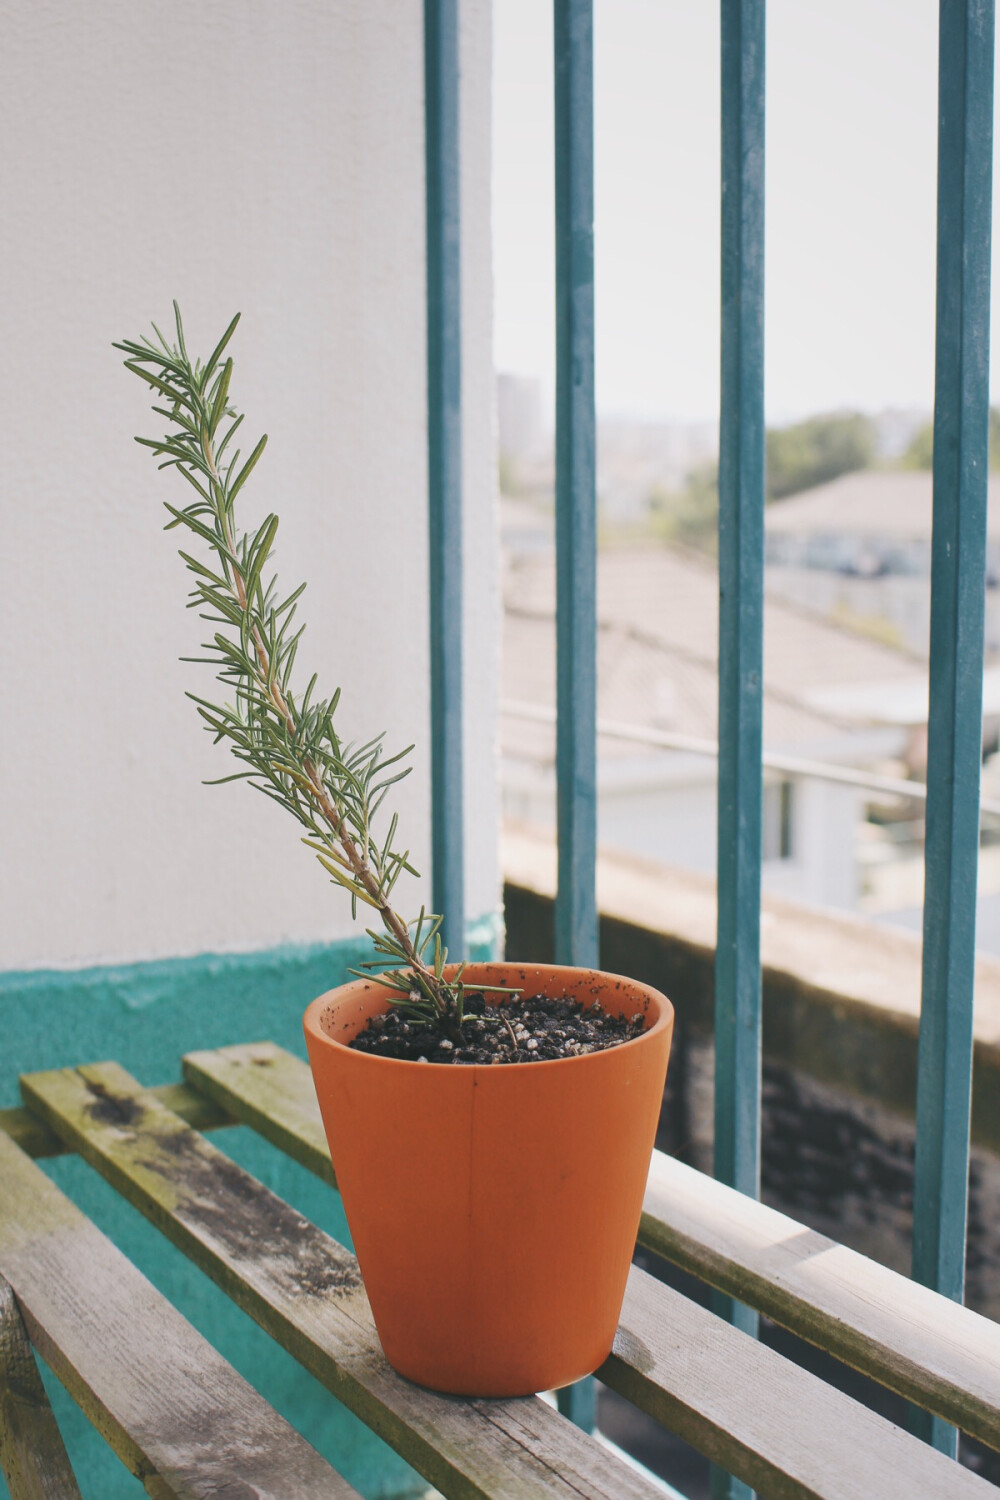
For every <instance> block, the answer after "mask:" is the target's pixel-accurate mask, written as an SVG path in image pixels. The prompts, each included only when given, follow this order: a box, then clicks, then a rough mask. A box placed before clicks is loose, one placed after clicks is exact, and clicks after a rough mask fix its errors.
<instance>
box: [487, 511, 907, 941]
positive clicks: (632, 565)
mask: <svg viewBox="0 0 1000 1500" xmlns="http://www.w3.org/2000/svg"><path fill="white" fill-rule="evenodd" d="M503 516H504V533H505V543H506V547H505V553H506V555H505V564H504V600H505V622H504V660H503V675H502V681H503V698H504V704H505V708H506V711H505V712H504V713H503V716H502V721H501V722H502V754H503V772H502V782H503V790H502V795H503V807H504V812H505V815H506V816H507V817H509V818H512V819H515V820H520V821H526V822H530V823H535V824H541V825H549V826H551V825H553V824H554V822H555V746H554V735H553V729H552V726H551V725H550V724H548V723H545V722H544V721H543V720H542V719H541V718H540V717H537V716H536V717H535V718H531V717H530V716H529V715H528V714H527V713H525V712H524V710H525V708H527V709H529V710H530V709H532V708H534V709H535V710H538V709H544V708H546V707H551V705H552V704H553V702H554V684H555V634H554V578H553V572H554V570H553V559H552V556H551V550H550V542H551V531H550V528H547V526H546V522H545V521H544V520H543V519H542V518H540V517H538V516H537V515H536V517H535V520H534V524H533V525H532V517H531V512H530V510H529V509H526V508H524V507H517V506H515V507H513V508H508V507H505V508H504V512H503ZM546 541H548V542H549V547H548V548H547V547H546ZM598 610H599V629H598V712H599V716H600V718H601V719H602V720H608V721H613V722H616V723H618V724H625V725H628V726H632V727H633V728H634V729H640V730H641V729H647V730H652V731H667V732H669V733H671V734H673V735H676V736H681V737H684V739H685V740H691V741H696V742H702V743H706V742H707V743H709V744H710V743H711V742H712V741H714V740H715V738H716V735H717V694H718V685H717V671H718V662H717V632H718V576H717V573H716V571H715V569H714V567H713V566H712V565H711V564H710V563H708V562H707V561H705V560H704V559H702V558H700V557H694V556H691V555H689V554H686V553H683V552H681V551H678V550H676V549H672V548H667V547H663V546H656V545H652V546H646V547H643V548H631V547H630V548H622V549H618V548H616V549H612V550H608V551H605V552H602V553H601V554H600V556H599V559H598ZM764 642H765V663H764V683H763V700H764V743H765V747H766V748H767V750H768V751H770V752H773V753H775V754H779V755H783V756H785V757H795V758H797V759H799V760H803V759H804V760H808V761H814V762H822V763H824V764H826V765H828V766H833V767H842V768H849V769H854V770H857V771H861V772H865V771H881V772H884V771H886V770H890V771H894V772H895V773H896V774H901V773H902V772H903V771H904V770H905V768H906V767H907V765H908V757H910V756H911V755H913V754H914V753H915V752H916V753H918V754H919V751H920V746H921V745H922V734H923V725H924V723H925V721H926V702H927V680H926V668H925V666H924V664H923V663H921V662H920V661H918V660H917V659H916V658H915V657H913V656H912V655H909V654H907V653H904V652H901V651H899V650H897V649H895V648H894V647H892V646H890V645H887V644H885V643H883V642H879V641H875V640H871V639H867V638H865V637H864V636H859V635H858V634H856V633H854V632H852V631H850V630H846V629H844V628H843V627H841V626H838V625H836V624H834V623H831V622H829V621H826V620H823V619H820V618H818V617H817V616H816V615H815V614H814V613H812V612H809V611H805V610H802V609H800V608H799V607H797V606H796V605H794V604H789V603H786V602H784V601H781V600H773V599H772V600H769V601H768V602H767V605H766V608H765V629H764ZM885 705H889V707H890V709H891V712H885V711H884V707H885ZM519 706H520V710H521V711H519ZM598 750H599V771H598V792H599V799H598V833H599V838H600V840H601V842H602V843H603V844H604V845H606V846H607V847H609V848H616V849H619V850H623V851H626V852H630V853H634V854H637V855H642V856H644V857H647V858H653V859H659V860H661V861H663V862H664V863H667V864H671V865H674V866H677V867H679V868H682V869H685V868H686V869H691V870H698V871H702V872H705V873H709V874H711V873H713V872H714V870H715V861H716V765H715V761H714V759H713V758H712V757H711V755H706V754H698V753H694V751H693V750H692V749H691V748H685V749H673V750H665V749H658V748H655V747H654V746H652V745H648V744H642V743H639V742H637V741H635V740H626V739H622V738H617V737H615V736H613V735H602V736H601V737H600V740H599V746H598ZM871 800H872V799H871V798H870V797H869V796H868V795H866V793H865V792H864V791H863V790H861V789H859V788H858V787H855V786H852V785H844V784H841V783H838V782H837V781H835V780H833V779H830V778H821V777H816V776H809V775H798V774H794V773H790V772H788V771H787V770H783V771H780V772H779V771H777V770H771V771H767V772H766V773H765V793H764V829H763V846H764V847H763V854H764V869H763V880H764V885H765V888H766V889H769V890H771V891H773V892H774V893H775V894H781V895H785V896H790V897H793V898H796V899H800V900H803V901H808V902H811V903H814V904H818V905H823V906H830V907H835V908H838V909H840V910H849V911H850V910H859V909H861V908H862V907H863V906H864V904H865V902H866V901H867V899H868V896H869V894H870V885H871V881H872V878H873V875H874V878H876V879H877V878H878V876H879V871H878V870H873V863H875V862H877V861H878V860H879V859H881V858H882V857H883V854H885V855H886V856H887V857H889V858H893V857H895V856H896V854H897V852H898V851H896V850H895V849H893V848H892V847H890V846H889V845H888V844H887V843H885V841H882V843H880V844H879V846H878V848H877V849H876V850H875V851H874V855H873V851H872V849H870V848H868V847H866V837H865V835H866V830H867V826H868V825H867V821H866V817H867V809H868V805H869V803H870V802H871ZM873 832H874V833H875V834H876V835H877V832H878V831H877V830H873ZM868 843H871V840H868ZM883 845H884V847H883Z"/></svg>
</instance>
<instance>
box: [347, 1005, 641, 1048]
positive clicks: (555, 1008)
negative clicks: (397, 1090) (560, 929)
mask: <svg viewBox="0 0 1000 1500" xmlns="http://www.w3.org/2000/svg"><path fill="white" fill-rule="evenodd" d="M644 1025H645V1016H644V1015H643V1013H642V1012H641V1011H640V1012H638V1013H637V1014H636V1015H633V1016H618V1015H614V1014H613V1013H612V1012H610V1011H606V1010H603V1009H602V1007H601V1005H600V1003H599V1002H596V1003H595V1004H594V1005H591V1006H588V1007H586V1008H584V1007H583V1006H582V1005H580V1004H579V1002H578V1001H576V1000H570V999H568V998H563V999H557V998H552V997H551V996H548V995H529V996H524V995H517V996H515V997H513V998H512V999H511V1000H510V1001H509V1002H508V1003H507V1004H505V1005H503V1006H496V1005H491V1004H489V1003H488V1002H487V1001H486V1000H485V999H484V997H483V996H482V995H469V996H467V997H466V1002H465V1020H464V1021H463V1022H462V1026H461V1031H460V1032H459V1033H457V1034H456V1033H455V1032H454V1031H447V1030H444V1029H442V1028H440V1027H438V1026H431V1025H427V1024H425V1023H422V1022H420V1021H416V1020H414V1019H412V1018H411V1017H410V1016H408V1015H406V1014H405V1013H404V1012H403V1011H402V1010H399V1009H395V1008H394V1009H391V1010H388V1011H385V1012H382V1013H381V1014H380V1015H377V1016H372V1018H371V1019H370V1021H369V1022H368V1024H367V1026H365V1028H364V1030H363V1031H360V1032H359V1033H358V1035H357V1036H356V1037H355V1038H354V1040H353V1041H352V1042H351V1046H352V1047H353V1048H354V1050H355V1051H356V1052H371V1053H375V1054H376V1055H377V1056H379V1057H396V1058H401V1059H403V1060H404V1061H407V1062H430V1063H523V1062H551V1061H552V1060H553V1059H557V1058H566V1057H582V1056H584V1055H585V1054H586V1053H588V1052H603V1051H605V1050H606V1049H607V1048H608V1047H618V1046H620V1045H621V1044H622V1042H628V1041H631V1040H632V1038H633V1037H636V1036H638V1035H639V1033H640V1032H641V1031H642V1030H643V1028H644Z"/></svg>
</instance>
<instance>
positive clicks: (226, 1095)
mask: <svg viewBox="0 0 1000 1500" xmlns="http://www.w3.org/2000/svg"><path fill="white" fill-rule="evenodd" d="M181 1066H182V1068H183V1071H184V1077H185V1079H186V1080H187V1082H188V1084H189V1085H190V1088H191V1092H192V1093H201V1094H204V1096H205V1098H206V1099H208V1100H210V1101H211V1102H212V1104H213V1105H214V1107H215V1108H216V1109H218V1110H219V1111H220V1112H221V1113H225V1114H227V1115H231V1116H232V1117H233V1118H235V1119H238V1120H239V1121H240V1122H241V1123H242V1124H244V1125H250V1126H252V1127H253V1129H254V1130H256V1131H258V1132H259V1133H260V1134H261V1135H262V1136H264V1137H265V1139H266V1140H269V1141H271V1142H272V1144H273V1145H275V1146H277V1147H278V1148H279V1149H280V1150H282V1151H284V1152H285V1154H286V1155H287V1156H291V1157H293V1158H294V1160H295V1161H297V1162H300V1163H301V1164H302V1166H304V1167H307V1168H308V1169H309V1171H310V1172H315V1173H316V1175H317V1176H318V1177H323V1178H325V1180H326V1181H327V1182H330V1183H334V1184H335V1183H336V1176H335V1174H334V1170H333V1164H332V1162H331V1161H330V1152H329V1150H328V1148H327V1144H326V1134H325V1132H324V1130H323V1121H322V1119H321V1118H320V1113H319V1105H318V1104H317V1102H316V1090H315V1089H314V1088H313V1081H312V1074H311V1073H310V1071H309V1065H308V1063H304V1062H302V1060H301V1059H300V1058H298V1057H293V1056H292V1054H291V1053H290V1052H286V1051H285V1050H284V1048H283V1047H276V1046H275V1045H274V1043H273V1042H249V1043H247V1044H246V1045H243V1046H238V1047H220V1048H219V1049H218V1050H217V1051H214V1052H189V1053H188V1054H187V1055H186V1056H185V1058H184V1059H183V1062H182V1064H181ZM162 1102H163V1103H165V1104H167V1108H168V1109H169V1108H170V1107H171V1106H170V1104H169V1103H168V1102H167V1100H163V1101H162ZM177 1113H180V1111H177ZM191 1123H192V1124H193V1123H194V1122H193V1121H192V1122H191ZM196 1128H198V1127H196Z"/></svg>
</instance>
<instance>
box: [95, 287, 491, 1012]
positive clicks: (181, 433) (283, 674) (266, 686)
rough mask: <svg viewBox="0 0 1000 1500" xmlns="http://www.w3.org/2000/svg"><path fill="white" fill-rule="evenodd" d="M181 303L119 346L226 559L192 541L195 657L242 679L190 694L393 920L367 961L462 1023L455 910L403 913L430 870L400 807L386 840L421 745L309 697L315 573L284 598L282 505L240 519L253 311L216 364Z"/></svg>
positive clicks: (342, 878) (180, 517) (251, 773)
mask: <svg viewBox="0 0 1000 1500" xmlns="http://www.w3.org/2000/svg"><path fill="white" fill-rule="evenodd" d="M174 314H175V319H176V328H177V342H176V344H170V343H168V342H167V340H166V339H165V338H164V336H163V334H162V333H161V332H160V330H159V329H158V328H157V327H156V325H155V324H154V325H153V332H154V334H155V336H156V337H155V341H154V340H153V339H150V338H142V339H140V340H139V341H138V342H134V341H132V340H123V341H122V342H121V343H119V344H115V346H114V347H115V348H116V349H120V350H121V351H122V353H124V354H125V356H126V358H125V368H126V369H127V370H131V371H132V373H133V374H134V375H138V376H139V378H140V379H141V380H143V381H145V383H146V384H147V385H148V386H149V387H150V388H151V390H152V391H153V392H154V394H155V396H156V398H157V400H158V402H159V403H161V404H157V402H154V405H153V411H154V412H155V413H156V414H157V415H158V416H160V417H163V418H164V419H165V420H166V422H167V423H168V428H169V430H168V431H167V432H166V434H165V435H164V436H163V437H157V438H145V437H139V438H136V442H137V443H141V444H142V446H143V447H145V448H150V449H151V450H152V452H153V455H154V457H156V458H159V459H161V460H162V462H161V463H160V465H159V467H160V468H161V469H166V468H171V467H173V468H176V469H177V470H178V472H179V473H180V474H181V475H182V476H183V478H184V479H185V480H186V481H187V483H188V485H189V486H190V487H191V489H192V490H193V492H194V493H193V495H191V496H189V497H188V503H187V504H186V505H184V506H175V505H171V504H169V503H168V504H167V510H168V511H169V512H170V516H171V519H170V521H169V522H168V523H167V526H166V530H168V531H170V530H172V529H173V528H175V527H186V528H187V530H188V531H190V532H192V533H194V535H195V536H196V537H198V538H199V539H200V541H201V542H203V543H205V544H206V545H207V547H208V549H209V556H210V557H211V559H212V561H211V565H209V564H208V563H206V562H204V561H202V560H200V559H199V558H198V557H195V556H194V555H192V554H190V553H188V552H185V551H183V550H182V551H181V553H180V555H181V557H182V558H183V560H184V563H185V564H186V566H187V568H188V569H189V571H190V572H191V573H192V574H193V575H194V580H195V582H194V587H193V589H192V590H191V593H190V595H189V604H188V607H189V608H193V609H197V610H198V611H199V613H200V616H201V618H202V619H203V620H206V621H208V622H209V624H210V625H212V626H215V627H218V628H216V629H214V630H213V631H212V638H211V640H209V641H207V642H205V643H204V645H203V649H204V651H205V652H206V655H205V656H203V657H189V658H185V659H186V660H193V661H201V662H207V663H209V664H210V665H212V666H213V667H214V668H215V670H216V673H217V676H218V678H219V681H220V682H222V683H223V684H225V685H226V686H227V687H228V688H229V689H231V691H232V701H231V702H229V703H226V704H224V705H219V704H216V703H213V702H211V701H210V700H208V699H206V698H202V697H199V696H198V695H197V694H195V693H189V694H188V697H189V698H191V699H192V700H193V702H194V703H195V705H196V706H197V709H198V713H199V714H200V715H201V718H202V719H203V721H204V727H205V728H206V730H207V731H208V732H209V733H210V734H211V735H212V736H213V737H214V739H215V741H216V743H218V742H219V741H220V740H228V741H229V742H230V747H231V749H232V751H233V754H234V755H235V756H236V758H237V759H238V760H240V761H242V762H243V763H244V765H245V767H246V768H247V769H245V770H241V771H237V772H235V773H233V774H232V775H230V776H222V777H219V778H217V781H218V782H226V781H236V780H240V779H244V780H246V781H249V783H250V785H251V786H252V787H254V788H255V789H256V790H257V791H259V792H263V793H264V795H265V796H266V797H271V798H272V799H273V800H274V801H275V802H277V803H279V804H280V805H281V806H282V807H285V808H287V809H288V811H289V812H290V813H291V814H292V815H293V817H295V818H296V819H297V820H298V822H299V824H300V825H301V826H302V827H303V828H304V829H305V830H306V832H305V834H304V836H303V839H302V842H303V843H304V844H305V845H306V846H307V847H308V848H310V849H312V850H313V852H314V853H315V855H316V858H317V859H318V860H319V863H320V864H321V865H322V866H323V868H324V870H325V871H326V872H327V874H328V875H329V876H330V879H331V882H332V883H333V884H335V885H339V886H343V887H344V889H345V890H347V891H348V892H349V893H350V896H351V910H352V914H353V915H355V916H356V915H357V907H358V903H359V902H361V903H362V905H364V906H369V907H373V908H374V909H375V911H377V912H378V914H379V917H380V918H381V921H382V930H376V929H371V928H369V929H367V930H368V934H369V936H370V937H371V938H372V940H373V943H374V946H375V953H376V957H375V958H374V959H373V960H372V961H371V962H370V963H367V964H365V965H364V966H363V967H364V968H365V969H366V970H369V971H372V972H373V975H374V977H377V978H378V981H379V983H380V984H383V985H385V986H386V988H387V989H389V990H390V991H391V992H392V995H391V998H392V1001H393V1003H394V1004H396V1005H399V1006H401V1007H402V1008H403V1009H404V1010H405V1011H407V1013H408V1014H409V1015H410V1016H411V1017H412V1018H413V1019H414V1020H418V1021H421V1022H426V1023H432V1022H437V1023H443V1024H444V1025H445V1026H447V1027H449V1028H450V1029H454V1028H455V1027H457V1026H459V1025H460V1024H461V1022H462V1019H463V1015H464V1002H465V986H464V985H463V983H462V968H461V967H460V968H459V970H458V973H457V974H456V976H455V977H454V978H452V979H451V980H450V981H449V980H446V979H445V977H444V966H445V963H446V961H447V950H446V949H445V948H444V947H443V945H442V943H441V933H440V928H441V920H442V919H441V917H439V916H428V915H427V914H426V913H425V912H424V910H423V909H421V912H420V915H419V917H417V918H416V920H415V921H412V922H406V921H404V920H403V918H402V917H400V916H399V915H398V914H397V913H396V911H395V910H394V909H393V907H392V905H391V904H390V896H391V894H392V889H393V886H394V885H395V884H396V881H397V880H398V878H399V876H400V875H401V874H402V872H403V871H404V870H407V871H409V872H410V873H411V874H413V875H416V874H417V871H416V870H414V868H413V866H412V864H411V863H410V855H409V850H408V849H406V850H403V851H402V852H400V851H399V850H397V849H395V848H394V841H395V838H396V830H397V818H396V815H395V814H393V816H392V818H391V819H390V822H389V827H388V831H387V833H386V835H385V837H384V838H382V839H381V841H379V840H378V839H376V837H375V834H374V831H373V823H374V820H375V816H376V814H377V813H378V811H379V808H380V807H381V805H382V801H383V799H384V798H385V796H386V794H387V792H388V791H389V788H390V787H391V786H393V785H394V784H395V783H396V782H397V781H400V780H402V778H403V777H404V776H407V775H408V774H409V770H410V767H408V766H403V765H402V762H403V761H404V760H405V758H406V756H407V755H408V754H409V751H410V750H411V749H412V748H413V747H412V746H408V747H407V749H406V750H401V751H398V752H397V753H396V754H394V755H386V753H385V751H384V748H383V743H382V742H383V739H384V735H382V734H379V735H377V736H376V737H375V738H374V739H372V740H369V741H368V742H367V743H365V744H363V745H355V744H345V743H343V742H342V740H341V738H340V736H339V734H338V732H337V729H336V728H335V725H334V715H335V713H336V710H337V704H338V701H339V698H340V690H339V688H338V689H337V691H336V692H335V693H334V694H333V696H332V697H331V698H320V697H317V696H316V683H317V678H316V676H315V675H313V676H312V677H311V678H310V680H309V683H308V685H307V687H306V689H305V691H304V692H303V693H302V694H301V695H299V694H298V693H297V691H296V690H295V689H294V688H293V686H292V671H293V667H294V665H295V660H296V654H297V652H298V649H299V643H300V642H301V639H302V632H303V629H304V627H303V626H301V625H299V626H297V627H296V624H295V617H296V610H297V608H298V600H299V597H300V595H301V594H302V591H303V589H304V588H305V584H300V585H299V587H298V588H296V589H294V590H293V591H292V592H291V593H290V594H288V595H286V596H285V597H284V598H283V599H282V598H280V596H279V593H278V584H277V578H276V577H275V576H274V575H273V574H272V575H271V576H268V573H267V569H268V562H269V559H270V556H271V552H272V549H273V546H274V539H275V535H276V533H277V530H278V517H277V516H276V515H268V516H266V517H265V519H264V520H263V521H262V522H261V523H260V525H259V526H258V527H257V528H256V530H251V531H241V530H240V528H239V526H238V524H237V520H236V512H235V502H236V498H237V496H238V495H239V493H240V491H241V490H242V488H243V486H244V484H245V483H246V481H247V480H248V479H249V477H250V475H251V474H252V472H253V470H254V468H255V467H256V465H257V463H258V462H259V460H260V457H261V454H262V453H263V452H264V446H265V444H266V442H267V437H266V435H265V436H264V437H262V438H261V439H260V440H259V442H258V443H257V444H256V445H255V446H254V448H253V449H252V450H251V452H250V454H249V456H248V457H247V458H245V459H244V460H243V461H242V463H241V462H240V457H241V454H240V450H239V449H235V450H234V449H233V438H234V437H235V435H236V433H237V431H238V429H239V427H240V425H241V423H242V421H243V417H242V415H239V414H238V413H237V412H236V411H235V410H234V408H233V407H232V405H231V404H230V401H229V386H230V381H231V379H232V374H233V361H232V358H231V357H228V356H226V357H225V358H224V356H225V355H226V349H227V348H228V345H229V341H230V339H231V338H232V336H233V334H234V333H235V331H236V325H237V323H238V322H239V314H238V313H237V315H236V317H235V318H233V320H232V322H231V323H230V325H229V327H228V328H227V329H226V331H225V333H224V334H223V335H222V338H221V339H220V340H219V342H218V344H217V345H216V346H215V348H214V349H213V351H212V353H211V354H210V355H209V357H208V359H207V360H206V361H205V362H204V363H202V362H201V361H199V360H195V361H194V363H192V361H191V359H190V358H189V356H188V352H187V348H186V346H185V342H184V328H183V324H182V322H181V314H180V309H179V308H178V306H177V303H176V302H175V303H174ZM479 989H481V986H477V991H478V990H479Z"/></svg>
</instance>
